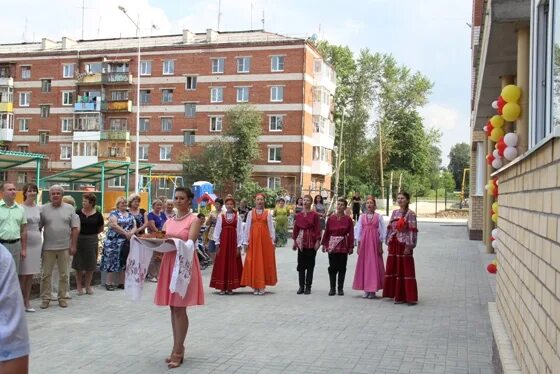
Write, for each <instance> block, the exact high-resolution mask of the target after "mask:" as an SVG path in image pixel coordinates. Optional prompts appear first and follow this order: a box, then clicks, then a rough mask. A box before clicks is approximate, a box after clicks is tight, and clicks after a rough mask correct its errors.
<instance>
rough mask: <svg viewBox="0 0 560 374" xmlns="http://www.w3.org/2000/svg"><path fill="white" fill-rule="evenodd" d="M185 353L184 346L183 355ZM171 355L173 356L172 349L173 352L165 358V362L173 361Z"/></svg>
mask: <svg viewBox="0 0 560 374" xmlns="http://www.w3.org/2000/svg"><path fill="white" fill-rule="evenodd" d="M184 355H185V347H184V346H183V356H184ZM171 356H173V350H171V353H170V354H169V356H167V357H166V358H165V363H166V364H168V363H170V362H171Z"/></svg>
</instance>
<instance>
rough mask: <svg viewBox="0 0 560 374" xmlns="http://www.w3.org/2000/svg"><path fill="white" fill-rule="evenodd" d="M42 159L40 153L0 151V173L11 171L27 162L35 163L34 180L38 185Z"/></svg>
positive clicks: (42, 156)
mask: <svg viewBox="0 0 560 374" xmlns="http://www.w3.org/2000/svg"><path fill="white" fill-rule="evenodd" d="M44 158H45V155H43V154H40V153H29V152H18V151H3V150H0V172H4V171H8V170H11V169H12V168H14V167H16V166H20V165H24V164H27V163H28V162H35V178H36V179H35V180H36V181H37V183H38V182H39V179H40V177H41V161H42V160H43V159H44Z"/></svg>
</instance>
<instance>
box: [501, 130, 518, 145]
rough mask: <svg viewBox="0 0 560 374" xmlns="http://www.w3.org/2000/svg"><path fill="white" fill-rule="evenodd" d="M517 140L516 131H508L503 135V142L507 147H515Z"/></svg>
mask: <svg viewBox="0 0 560 374" xmlns="http://www.w3.org/2000/svg"><path fill="white" fill-rule="evenodd" d="M518 140H519V137H518V136H517V134H516V133H514V132H508V133H507V134H506V135H505V136H504V143H506V145H507V146H509V147H515V146H517V141H518Z"/></svg>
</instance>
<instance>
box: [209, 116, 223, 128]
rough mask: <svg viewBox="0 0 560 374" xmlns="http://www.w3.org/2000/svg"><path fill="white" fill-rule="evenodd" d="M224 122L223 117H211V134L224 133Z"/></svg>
mask: <svg viewBox="0 0 560 374" xmlns="http://www.w3.org/2000/svg"><path fill="white" fill-rule="evenodd" d="M222 121H223V117H222V116H218V117H210V131H211V132H220V131H222Z"/></svg>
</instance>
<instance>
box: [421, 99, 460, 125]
mask: <svg viewBox="0 0 560 374" xmlns="http://www.w3.org/2000/svg"><path fill="white" fill-rule="evenodd" d="M420 115H421V116H422V117H423V118H424V125H426V126H428V127H435V128H438V129H441V130H442V131H445V130H452V129H454V128H457V127H459V126H460V125H461V123H460V118H459V112H457V111H456V110H453V109H451V108H447V107H445V106H443V105H439V104H428V105H426V106H425V107H423V108H422V109H420Z"/></svg>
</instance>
